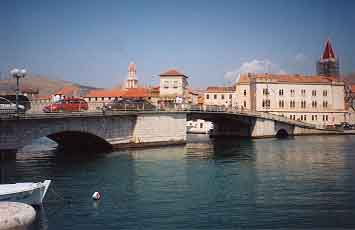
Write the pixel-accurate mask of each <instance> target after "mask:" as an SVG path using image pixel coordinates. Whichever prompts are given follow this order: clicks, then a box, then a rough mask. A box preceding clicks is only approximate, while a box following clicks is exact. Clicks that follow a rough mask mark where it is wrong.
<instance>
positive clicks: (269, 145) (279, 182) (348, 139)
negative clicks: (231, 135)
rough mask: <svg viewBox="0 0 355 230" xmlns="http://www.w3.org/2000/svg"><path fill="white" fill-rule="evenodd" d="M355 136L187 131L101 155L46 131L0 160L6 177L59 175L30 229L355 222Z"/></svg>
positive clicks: (22, 178) (311, 225)
mask: <svg viewBox="0 0 355 230" xmlns="http://www.w3.org/2000/svg"><path fill="white" fill-rule="evenodd" d="M354 138H355V136H313V137H312V138H309V137H295V138H290V139H276V138H275V139H254V140H250V139H238V140H236V139H232V140H231V139H226V138H222V139H209V137H208V136H206V135H189V136H188V143H187V144H186V146H175V147H162V148H151V149H144V150H124V151H115V152H112V153H110V154H95V155H83V154H81V155H80V154H75V153H73V152H64V153H58V152H56V151H55V150H50V148H53V147H55V146H53V143H51V142H48V143H47V141H46V140H42V141H39V142H36V143H35V144H34V145H32V146H29V147H28V148H27V149H24V150H22V151H23V152H22V153H19V154H18V156H17V160H16V161H13V162H10V163H8V164H6V165H4V164H2V165H1V167H0V168H1V178H2V182H3V183H15V182H18V181H43V180H44V179H52V184H51V186H50V188H49V190H48V192H47V195H46V197H45V200H44V202H43V207H42V208H41V209H37V210H36V211H37V217H36V220H35V222H34V223H33V226H32V229H39V230H42V229H43V230H44V229H73V227H75V228H77V229H88V230H90V229H97V228H101V229H112V228H120V229H139V228H145V229H156V228H166V229H167V228H179V229H203V228H206V227H207V228H211V229H212V228H213V229H216V228H219V227H220V226H223V228H245V229H256V228H260V227H261V228H272V229H276V228H295V227H296V228H301V229H307V228H323V227H327V228H337V226H339V223H342V226H344V227H348V228H352V227H353V226H355V222H354V219H353V218H352V216H354V214H355V213H354V210H355V206H354V204H355V202H354V200H355V197H354V194H355V193H354V191H355V187H354V184H355V181H354V178H355V175H354V170H353V169H354V168H355V155H354V152H353V149H354ZM45 148H47V149H45ZM285 149H287V150H288V151H287V152H285ZM325 153H326V154H325ZM95 191H98V192H100V194H101V199H100V200H99V201H94V200H92V197H91V196H92V194H93V193H94V192H95ZM339 213H341V215H339Z"/></svg>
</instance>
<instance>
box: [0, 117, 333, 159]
mask: <svg viewBox="0 0 355 230" xmlns="http://www.w3.org/2000/svg"><path fill="white" fill-rule="evenodd" d="M193 119H204V120H208V121H212V122H213V123H214V127H215V129H214V131H213V133H212V134H213V135H238V136H244V137H273V136H288V135H307V134H324V133H327V134H328V133H336V132H337V131H334V130H333V131H331V130H325V129H321V128H318V127H315V126H314V125H311V124H307V123H303V122H299V121H293V120H289V119H287V118H284V117H280V116H276V115H271V114H260V113H247V112H240V111H170V112H168V111H149V112H148V111H136V112H128V111H126V112H110V113H102V112H101V113H99V112H96V113H95V112H90V113H63V114H28V115H22V116H19V117H16V116H5V117H4V116H0V153H1V154H0V157H1V158H4V157H5V156H9V155H15V154H9V153H16V152H17V150H18V149H20V148H22V147H24V146H26V145H29V144H31V143H32V141H33V140H35V139H38V138H41V137H48V138H50V139H52V140H54V141H55V142H57V143H58V147H59V148H63V149H67V148H70V149H75V150H81V151H91V150H93V151H94V150H100V151H105V150H107V151H109V150H111V149H113V148H120V147H145V146H154V145H168V144H182V143H185V142H186V121H187V120H193Z"/></svg>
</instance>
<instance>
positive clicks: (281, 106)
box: [279, 100, 285, 108]
mask: <svg viewBox="0 0 355 230" xmlns="http://www.w3.org/2000/svg"><path fill="white" fill-rule="evenodd" d="M284 106H285V103H284V101H283V100H281V101H279V107H280V108H283V107H284Z"/></svg>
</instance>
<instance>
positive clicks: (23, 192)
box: [0, 180, 51, 206]
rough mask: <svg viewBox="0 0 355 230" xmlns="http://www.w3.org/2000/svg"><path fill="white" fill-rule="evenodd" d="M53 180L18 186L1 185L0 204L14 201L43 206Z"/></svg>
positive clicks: (18, 184)
mask: <svg viewBox="0 0 355 230" xmlns="http://www.w3.org/2000/svg"><path fill="white" fill-rule="evenodd" d="M50 184H51V180H45V181H43V182H37V183H33V182H27V183H16V184H0V202H1V201H13V202H22V203H26V204H30V205H35V206H37V205H41V204H42V202H43V199H44V197H45V195H46V193H47V190H48V188H49V185H50Z"/></svg>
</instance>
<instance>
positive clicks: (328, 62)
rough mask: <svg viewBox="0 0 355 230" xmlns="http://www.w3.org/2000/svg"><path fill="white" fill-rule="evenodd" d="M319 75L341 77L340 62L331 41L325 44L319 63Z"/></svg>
mask: <svg viewBox="0 0 355 230" xmlns="http://www.w3.org/2000/svg"><path fill="white" fill-rule="evenodd" d="M317 74H318V75H322V76H339V62H338V60H337V58H336V56H335V53H334V50H333V47H332V44H331V42H330V40H329V39H328V40H327V41H326V43H325V47H324V51H323V55H322V56H321V58H320V60H319V61H318V62H317Z"/></svg>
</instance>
